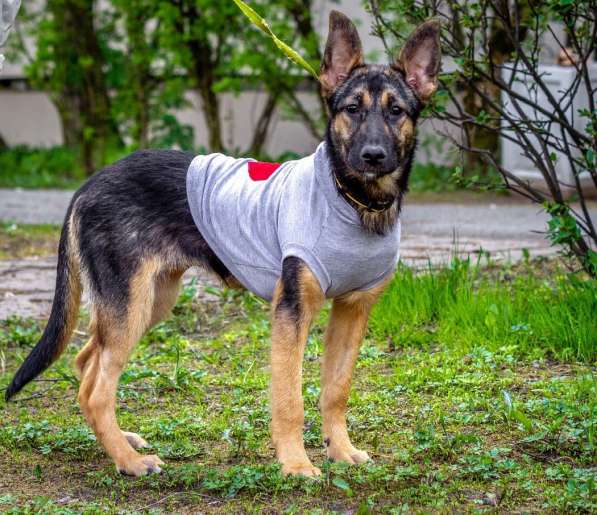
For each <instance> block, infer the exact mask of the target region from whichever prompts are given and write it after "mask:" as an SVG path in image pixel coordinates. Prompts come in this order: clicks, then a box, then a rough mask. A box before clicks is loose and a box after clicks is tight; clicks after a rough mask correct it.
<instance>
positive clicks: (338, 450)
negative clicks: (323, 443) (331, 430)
mask: <svg viewBox="0 0 597 515" xmlns="http://www.w3.org/2000/svg"><path fill="white" fill-rule="evenodd" d="M326 450H327V456H328V459H329V460H330V461H342V462H345V463H350V464H351V465H357V464H359V463H365V462H366V461H369V460H370V459H371V458H370V457H369V455H368V454H367V453H366V452H365V451H360V450H359V449H357V448H355V447H353V446H352V445H350V444H347V445H344V446H340V445H334V444H333V443H331V444H330V445H328V446H327V449H326Z"/></svg>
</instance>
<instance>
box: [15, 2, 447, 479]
mask: <svg viewBox="0 0 597 515" xmlns="http://www.w3.org/2000/svg"><path fill="white" fill-rule="evenodd" d="M439 68H440V49H439V24H438V23H437V22H435V21H429V22H426V23H424V24H422V25H421V26H419V27H418V28H417V29H416V30H415V31H414V33H413V34H412V35H411V36H410V38H409V39H408V40H407V42H406V44H405V46H404V48H403V49H402V51H401V52H400V54H399V55H398V57H397V58H396V60H395V61H394V62H393V63H392V64H391V65H390V66H378V65H366V64H364V61H363V50H362V46H361V42H360V39H359V36H358V34H357V31H356V28H355V26H354V25H353V23H352V22H351V21H350V20H349V19H348V18H346V17H345V16H344V15H342V14H341V13H339V12H335V11H334V12H332V13H331V15H330V25H329V36H328V40H327V45H326V48H325V54H324V59H323V63H322V66H321V76H320V80H321V84H322V87H323V94H324V96H325V98H326V100H327V105H328V108H329V115H330V120H329V125H328V128H327V133H326V141H325V143H323V144H322V145H323V146H325V148H326V149H327V150H326V152H327V156H328V157H327V160H326V162H327V163H328V164H327V165H326V166H327V170H328V173H327V177H324V178H322V177H319V178H318V180H324V181H326V180H328V178H330V177H333V179H331V178H330V179H329V184H330V185H331V186H330V188H331V191H332V192H333V197H335V199H332V200H333V201H334V202H341V203H342V206H341V208H342V209H345V210H348V211H349V212H350V213H348V215H350V214H352V215H354V217H355V220H356V222H354V223H353V224H352V226H351V227H352V228H351V230H353V231H357V233H358V234H357V236H359V235H364V236H363V238H370V241H374V239H375V238H377V237H380V238H381V237H383V235H387V234H391V233H392V231H394V232H395V228H396V227H397V224H398V223H399V222H398V215H399V213H400V204H401V200H402V196H403V195H404V193H405V192H406V190H407V183H408V176H409V172H410V169H411V163H412V159H413V154H414V150H415V144H416V141H415V125H416V122H417V118H418V116H419V113H420V112H421V109H422V108H423V106H424V104H425V102H426V101H427V100H428V99H429V98H430V96H431V95H432V94H433V93H434V91H435V90H436V87H437V76H438V72H439ZM322 145H320V147H321V146H322ZM215 156H219V157H218V158H221V159H232V158H226V157H225V156H221V155H215ZM193 157H194V156H192V155H190V154H187V153H185V152H179V151H172V150H149V151H141V152H135V153H134V154H132V155H130V156H128V157H126V158H124V159H122V160H121V161H118V162H117V163H115V164H113V165H111V166H108V167H106V168H105V169H103V170H101V171H100V172H98V173H97V174H96V175H95V176H93V177H91V178H90V179H89V180H88V181H87V182H86V183H85V184H84V185H83V186H82V187H81V188H80V189H79V190H78V191H77V192H76V194H75V195H74V197H73V200H72V202H71V204H70V206H69V209H68V212H67V215H66V219H65V222H64V227H63V230H62V235H61V237H60V244H59V249H58V269H57V278H56V293H55V297H54V302H53V305H52V312H51V315H50V319H49V321H48V324H47V326H46V328H45V331H44V333H43V336H42V337H41V340H40V341H39V343H38V344H37V345H36V346H35V348H34V349H33V350H32V351H31V353H30V354H29V356H27V358H26V359H25V361H24V363H23V364H22V365H21V367H20V369H19V370H18V372H17V373H16V375H15V377H14V379H13V380H12V383H11V384H10V386H9V387H8V389H7V391H6V399H7V400H8V399H10V398H11V397H12V396H13V395H15V394H16V393H17V392H18V391H19V390H21V388H23V386H24V385H26V384H27V383H28V382H29V381H31V380H32V379H33V378H35V377H36V376H37V375H38V374H40V373H41V372H42V371H44V370H45V369H46V368H47V367H48V366H50V364H51V363H52V362H53V361H54V360H56V359H57V358H58V357H59V356H60V354H61V353H62V351H63V350H64V348H65V346H66V345H67V343H68V341H69V339H70V337H71V334H72V332H73V330H74V328H75V324H76V321H77V316H78V310H79V303H80V299H81V292H82V284H83V283H84V284H85V285H86V287H87V288H88V289H89V297H90V301H91V308H90V313H91V322H90V335H91V338H90V340H89V341H88V342H87V344H86V345H85V346H84V347H83V348H82V350H81V351H80V352H79V354H78V355H77V358H76V362H75V364H76V368H77V370H78V373H79V375H80V379H81V382H80V388H79V394H78V398H79V402H80V404H81V410H82V412H83V414H84V415H85V418H86V419H87V422H88V423H89V425H90V426H91V427H92V429H93V431H94V432H95V434H96V436H97V439H98V441H99V442H101V444H102V445H103V447H104V448H105V450H106V452H107V453H108V454H109V455H110V457H111V458H112V459H113V460H114V463H115V464H116V467H117V469H118V470H119V471H120V472H122V473H124V474H129V475H133V476H141V475H144V474H147V473H151V472H160V470H161V469H160V466H161V465H163V462H162V461H161V460H160V458H158V457H157V456H154V455H144V454H140V453H139V452H137V449H139V448H142V447H145V446H146V445H147V443H146V442H145V440H144V439H143V438H141V437H140V436H139V435H137V434H135V433H129V432H126V431H122V430H121V429H120V428H119V426H118V422H117V420H116V414H115V403H116V390H117V385H118V380H119V377H120V375H121V373H122V371H123V369H124V367H125V364H126V361H127V358H128V356H129V354H130V352H131V350H132V349H133V347H134V345H135V344H136V342H137V341H138V340H139V338H141V336H142V335H143V334H144V333H145V331H147V330H148V329H149V328H150V327H152V326H153V325H154V324H156V323H157V322H158V321H160V320H162V319H163V318H164V317H165V316H167V315H168V313H169V312H170V310H171V308H172V307H173V305H174V303H175V301H176V298H177V295H178V292H179V287H180V284H181V277H182V275H183V273H184V272H185V271H186V270H187V269H188V268H189V267H192V266H197V265H198V266H203V267H205V268H207V269H209V270H211V271H213V272H215V274H216V275H218V276H219V277H220V278H221V279H222V280H223V281H224V282H225V283H226V284H229V285H233V284H238V283H241V284H242V283H243V281H242V280H241V277H237V275H238V274H232V273H231V271H230V270H229V268H230V267H228V266H227V265H225V264H224V262H223V261H224V260H223V259H222V258H221V257H220V256H218V254H217V253H216V252H215V251H214V248H212V247H213V245H210V244H208V242H207V233H206V232H205V231H203V232H204V233H205V234H202V232H200V231H199V230H198V227H197V224H196V220H195V219H194V217H193V216H194V213H192V212H191V208H190V204H189V199H188V195H187V172H188V170H190V165H191V162H192V161H193ZM199 157H203V158H205V157H209V156H199ZM305 159H307V158H305ZM300 162H301V161H297V162H295V163H300ZM311 162H312V161H311ZM284 166H285V165H282V168H283V167H284ZM316 171H317V170H316ZM320 172H321V170H320ZM189 173H190V172H189ZM279 173H283V172H282V171H281V172H279ZM300 173H302V172H300ZM300 173H299V170H298V169H297V170H296V171H295V172H294V175H293V174H290V175H289V177H290V178H289V179H288V181H292V180H294V179H293V177H298V175H297V174H299V175H300ZM311 175H313V174H311ZM288 181H287V182H286V183H285V184H287V183H288ZM266 182H270V181H269V179H268V181H266ZM262 184H265V183H262ZM313 184H315V183H313ZM299 193H300V192H299ZM295 195H296V192H295ZM328 198H330V199H331V198H332V197H331V196H330V197H328ZM299 207H300V208H301V209H302V207H303V205H302V204H299ZM324 207H325V206H324ZM326 209H327V208H326ZM299 210H300V209H299ZM344 214H346V212H344ZM212 218H213V217H212ZM215 218H217V217H215ZM299 220H300V218H299ZM216 222H217V220H214V224H215V223H216ZM260 222H261V223H262V225H263V220H260ZM274 223H276V222H275V221H272V224H274ZM232 225H234V224H232V223H229V224H228V225H227V226H226V227H224V229H225V232H227V233H228V231H232V230H233V227H231V226H232ZM300 225H301V224H300V223H297V224H296V226H297V227H296V228H297V230H300V227H298V226H300ZM230 234H232V233H231V232H230V233H228V234H224V235H223V237H224V238H226V237H227V236H229V235H230ZM204 236H205V237H204ZM331 238H332V239H333V235H332V237H331ZM229 239H230V238H229ZM367 241H369V240H367ZM375 241H377V240H375ZM397 241H398V240H397V239H396V244H395V247H396V248H395V249H390V251H391V253H393V254H391V256H392V260H391V264H392V265H393V266H392V269H391V270H389V273H387V274H385V276H383V280H380V281H378V282H377V284H375V285H374V286H372V287H370V288H369V289H362V288H355V289H353V290H351V291H344V292H341V293H338V292H336V293H333V294H331V293H330V292H333V291H334V290H333V288H331V289H330V288H327V289H326V290H325V291H324V290H323V289H322V281H321V279H320V275H318V273H317V271H316V270H315V269H313V267H312V266H309V265H308V264H307V263H305V261H304V260H302V259H300V258H297V257H296V256H295V255H291V256H285V257H284V259H283V260H282V259H281V260H280V263H279V267H278V275H277V276H276V278H275V283H272V284H275V287H274V286H272V290H271V298H272V303H273V304H272V321H271V324H272V334H271V339H272V342H271V373H272V380H271V381H272V384H271V411H272V422H271V431H272V438H273V443H274V446H275V449H276V456H277V459H278V460H279V462H280V463H281V465H282V471H283V473H284V474H302V475H305V476H317V475H319V474H320V471H319V469H318V468H316V467H314V466H313V465H312V464H311V462H310V460H309V458H308V457H307V453H306V452H305V448H304V445H303V435H302V431H303V418H304V415H303V400H302V397H301V381H302V372H301V370H302V364H301V361H302V357H303V350H304V348H305V343H306V340H307V335H308V332H309V327H310V324H311V322H312V321H313V319H314V317H315V316H316V314H317V312H318V311H319V309H320V308H321V306H322V304H323V303H324V300H325V298H326V296H327V297H332V298H333V307H332V311H331V316H330V321H329V327H328V328H327V332H326V334H325V351H324V355H323V362H322V371H321V382H322V390H321V401H320V403H321V411H322V418H323V439H324V444H325V447H326V450H327V456H328V458H329V459H330V460H339V461H345V462H348V463H353V464H354V463H361V462H364V461H366V460H368V459H369V456H368V455H367V453H366V452H364V451H361V450H358V449H357V448H355V447H354V446H353V445H352V443H351V441H350V439H349V437H348V431H347V427H346V405H347V399H348V394H349V388H350V383H351V376H352V372H353V367H354V364H355V361H356V358H357V355H358V350H359V345H360V343H361V339H362V338H363V335H364V333H365V330H366V326H367V319H368V315H369V312H370V309H371V307H372V305H373V304H374V302H375V301H376V299H377V298H378V296H379V294H380V293H381V292H382V290H383V287H384V284H385V283H387V281H388V278H389V277H390V276H391V272H392V271H393V268H394V266H395V263H396V260H395V259H394V257H393V256H397V249H398V243H397ZM316 243H317V245H316V247H315V250H316V251H317V249H318V248H319V246H321V245H323V246H325V244H326V241H325V239H320V240H318V242H316ZM335 244H336V246H335V247H333V249H332V251H333V252H332V254H331V255H332V261H335V260H337V261H338V262H342V263H346V262H347V261H346V259H345V256H349V257H350V259H353V258H354V259H360V261H357V262H358V263H361V264H360V265H359V267H365V266H366V267H368V268H369V269H371V267H373V268H374V267H375V266H376V263H375V262H373V263H371V256H370V255H369V254H368V251H364V252H358V253H355V252H354V248H353V247H351V246H350V242H347V243H346V244H344V245H341V244H337V240H336V242H335ZM328 246H329V245H328ZM363 248H365V249H368V246H365V247H363ZM351 253H352V254H351ZM355 254H357V255H356V256H355ZM373 259H375V257H374V258H373ZM396 259H397V258H396ZM384 266H385V265H384ZM344 268H347V267H344ZM342 272H343V273H346V270H342ZM348 272H350V273H351V274H352V275H353V276H355V275H356V276H358V275H359V274H360V273H361V272H362V268H359V269H357V270H349V271H348ZM381 272H383V270H379V273H380V275H379V277H381ZM332 283H333V279H332ZM245 286H246V285H245ZM264 296H266V295H264ZM267 296H269V295H267Z"/></svg>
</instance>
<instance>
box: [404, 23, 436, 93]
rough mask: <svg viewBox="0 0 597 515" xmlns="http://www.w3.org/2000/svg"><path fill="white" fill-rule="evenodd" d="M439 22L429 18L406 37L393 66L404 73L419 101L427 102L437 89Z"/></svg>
mask: <svg viewBox="0 0 597 515" xmlns="http://www.w3.org/2000/svg"><path fill="white" fill-rule="evenodd" d="M440 28H441V27H440V24H439V22H438V21H437V20H429V21H426V22H425V23H423V24H421V25H419V26H418V27H417V28H416V29H415V30H414V32H413V33H412V34H411V35H410V36H409V37H408V39H407V40H406V43H405V44H404V47H403V48H402V50H401V52H400V54H399V55H398V58H397V59H396V61H395V62H394V67H395V68H398V69H399V70H401V71H402V72H403V73H404V76H405V77H406V82H407V83H408V85H409V86H410V87H411V88H412V89H413V90H414V92H415V93H416V95H417V97H419V100H421V102H427V100H429V98H431V95H433V93H435V90H436V89H437V76H438V74H439V69H440V65H441V47H440V40H439V35H440Z"/></svg>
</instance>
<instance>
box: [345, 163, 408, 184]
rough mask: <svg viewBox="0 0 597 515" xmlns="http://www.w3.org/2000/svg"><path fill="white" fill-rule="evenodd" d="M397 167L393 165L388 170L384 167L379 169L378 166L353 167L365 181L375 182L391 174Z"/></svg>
mask: <svg viewBox="0 0 597 515" xmlns="http://www.w3.org/2000/svg"><path fill="white" fill-rule="evenodd" d="M397 169H398V167H397V166H396V167H393V168H392V169H390V170H386V169H379V168H370V167H362V168H360V169H359V168H353V170H354V172H355V173H356V174H357V175H359V176H360V177H362V178H363V179H364V180H365V182H375V181H377V180H379V179H381V178H382V177H385V176H386V175H390V174H393V173H394V172H395V171H396V170H397Z"/></svg>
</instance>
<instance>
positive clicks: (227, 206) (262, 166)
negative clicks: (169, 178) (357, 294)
mask: <svg viewBox="0 0 597 515" xmlns="http://www.w3.org/2000/svg"><path fill="white" fill-rule="evenodd" d="M187 197H188V202H189V206H190V209H191V214H192V216H193V219H194V221H195V224H196V225H197V228H198V229H199V231H200V232H201V234H202V236H203V237H204V238H205V240H206V241H207V243H208V244H209V246H210V247H211V248H212V250H213V251H214V252H215V254H216V256H218V258H219V259H220V260H221V261H222V262H223V263H224V265H226V267H227V268H228V270H230V272H231V273H232V275H234V276H235V277H236V279H238V280H239V281H240V283H241V284H242V285H243V286H244V287H245V288H247V289H248V290H250V291H252V292H253V293H255V294H257V295H259V296H260V297H263V298H265V299H267V300H271V299H272V296H273V293H274V288H275V285H276V281H277V280H278V279H279V278H280V277H281V273H282V262H283V260H284V259H285V258H286V257H290V256H294V257H297V258H300V259H302V260H303V261H304V262H305V263H306V264H307V265H308V266H309V268H310V269H311V271H312V272H313V274H314V275H315V277H316V278H317V280H318V282H319V285H320V286H321V289H322V290H323V291H324V292H325V295H326V297H328V298H331V297H336V296H338V295H342V294H344V293H348V292H351V291H355V290H367V289H369V288H372V287H373V286H375V285H376V284H378V283H380V282H381V281H383V280H384V279H385V278H386V277H388V276H389V275H390V274H392V273H393V272H394V269H395V268H396V264H397V262H398V249H399V244H400V222H399V221H398V222H397V223H396V224H395V226H394V227H393V228H392V229H391V230H390V231H389V232H388V233H387V234H385V235H383V236H380V235H378V234H372V233H370V232H367V231H366V230H365V229H364V228H363V227H362V226H361V222H360V220H359V216H358V214H357V212H356V211H355V209H354V208H353V207H352V206H351V205H350V204H348V202H346V200H345V199H344V198H343V197H342V196H341V195H340V193H339V192H338V190H337V189H336V186H335V184H334V177H333V174H332V171H331V166H330V164H329V160H328V156H327V152H326V145H325V143H321V144H320V145H319V146H318V147H317V150H316V152H315V154H312V155H310V156H308V157H305V158H303V159H299V160H296V161H288V162H286V163H283V164H281V165H278V164H276V163H260V162H257V161H254V160H252V159H236V158H233V157H228V156H225V155H222V154H209V155H202V156H197V157H195V158H194V159H193V161H192V162H191V164H190V166H189V169H188V172H187Z"/></svg>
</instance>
